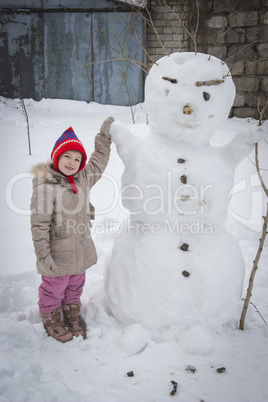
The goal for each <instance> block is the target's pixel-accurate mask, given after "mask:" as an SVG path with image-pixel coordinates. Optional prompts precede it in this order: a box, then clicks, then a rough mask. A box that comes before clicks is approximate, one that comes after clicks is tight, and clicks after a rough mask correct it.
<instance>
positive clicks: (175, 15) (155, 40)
mask: <svg viewBox="0 0 268 402" xmlns="http://www.w3.org/2000/svg"><path fill="white" fill-rule="evenodd" d="M198 3H199V9H198V11H197V7H196V2H195V1H193V0H191V1H190V0H181V1H175V0H151V1H150V4H149V10H150V15H151V18H152V21H153V25H154V27H148V30H147V46H148V53H149V54H150V56H151V58H152V60H154V61H155V60H157V59H158V58H159V57H161V56H163V55H165V54H170V53H172V52H175V51H195V50H197V51H198V52H203V53H208V54H212V55H213V56H216V57H219V58H220V59H222V60H224V61H226V63H227V64H228V66H229V68H230V71H231V73H232V76H233V80H234V83H235V85H236V90H237V94H236V98H235V102H234V106H233V108H232V111H231V116H236V117H254V118H256V119H259V112H258V105H259V107H260V109H261V108H262V106H263V105H264V103H265V101H266V100H267V98H268V43H267V37H268V0H240V1H237V0H208V1H203V0H199V1H198ZM197 21H198V24H197ZM197 26H198V29H197V35H196V41H194V40H193V37H194V36H195V31H196V27H197ZM267 117H268V114H267V113H266V115H265V118H267Z"/></svg>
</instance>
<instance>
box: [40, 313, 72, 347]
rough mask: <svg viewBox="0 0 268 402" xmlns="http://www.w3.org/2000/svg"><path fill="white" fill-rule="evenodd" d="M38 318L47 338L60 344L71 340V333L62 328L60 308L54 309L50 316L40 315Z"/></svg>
mask: <svg viewBox="0 0 268 402" xmlns="http://www.w3.org/2000/svg"><path fill="white" fill-rule="evenodd" d="M40 317H41V319H42V322H43V324H44V327H45V330H46V331H47V334H48V335H49V336H52V338H54V339H56V340H57V341H59V342H62V343H65V342H69V341H71V340H72V339H73V335H72V333H71V332H70V331H68V329H66V328H64V323H63V322H62V321H61V307H58V308H56V309H55V310H54V311H53V312H52V313H50V314H42V313H40Z"/></svg>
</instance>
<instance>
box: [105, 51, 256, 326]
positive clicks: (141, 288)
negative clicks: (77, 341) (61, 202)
mask: <svg viewBox="0 0 268 402" xmlns="http://www.w3.org/2000/svg"><path fill="white" fill-rule="evenodd" d="M193 67H195V68H196V70H193ZM193 72H194V74H191V73H193ZM227 74H228V68H227V66H226V65H224V64H222V62H221V61H220V60H218V59H216V58H212V59H211V60H209V59H208V56H207V55H204V54H197V55H195V54H192V53H174V54H173V55H171V56H169V57H165V58H163V59H160V61H159V62H158V65H157V66H154V67H153V68H152V70H151V72H150V73H149V75H148V77H147V81H146V108H147V111H148V114H149V125H150V133H149V134H148V136H146V137H145V138H140V137H136V136H134V135H133V134H132V133H130V132H129V131H128V130H127V129H126V128H125V127H124V126H123V125H121V124H120V123H114V124H113V126H112V129H111V135H112V139H113V141H114V142H115V143H116V145H117V150H118V153H119V155H120V157H121V158H122V160H123V162H124V164H125V171H124V174H123V177H122V200H123V205H124V206H125V207H126V208H127V209H128V210H129V212H130V219H128V220H127V221H126V222H125V227H124V230H123V231H122V232H121V234H120V236H119V237H118V238H117V239H116V240H115V244H114V249H113V254H112V258H111V261H110V263H109V266H108V268H107V273H106V280H105V282H106V293H107V299H108V302H109V305H110V308H111V310H112V312H113V314H114V316H115V317H116V318H117V319H118V320H119V321H120V322H122V323H123V324H125V325H127V324H130V323H133V322H140V323H142V324H144V325H145V326H147V327H149V328H152V327H154V328H159V327H164V326H166V327H168V326H172V325H176V326H177V325H180V326H185V325H186V326H188V325H191V324H192V323H196V324H197V323H199V324H200V323H201V324H204V323H208V324H209V325H214V326H215V327H216V326H217V325H218V324H222V323H224V322H226V321H227V320H229V319H230V318H231V317H232V314H233V313H234V311H235V309H236V308H237V304H238V301H239V299H240V296H241V290H242V286H243V278H244V261H243V257H242V255H241V251H240V247H239V244H238V243H237V241H236V240H235V239H234V238H233V237H232V236H231V235H230V234H229V233H228V232H227V231H226V229H225V227H224V221H225V220H226V216H227V206H228V195H229V192H230V191H231V189H232V185H233V177H234V170H235V167H236V165H237V163H238V161H239V160H240V159H243V158H244V157H245V156H246V155H247V154H248V153H249V152H250V150H251V149H252V146H253V142H254V140H253V138H252V134H251V133H250V131H249V132H248V133H247V134H246V135H244V138H245V141H244V145H242V150H238V148H237V146H238V145H239V144H240V143H241V136H240V137H238V138H235V139H234V140H233V141H232V142H231V143H230V144H227V145H226V146H224V147H218V148H215V147H212V146H211V145H210V143H209V139H210V137H211V135H212V134H213V132H214V131H215V129H216V128H217V127H218V126H219V125H220V124H221V122H222V121H224V120H225V119H226V118H227V117H228V113H229V110H230V107H231V106H232V102H233V99H234V94H235V89H234V85H233V82H232V79H231V77H230V76H229V77H225V76H226V75H227ZM197 81H198V82H199V83H200V82H201V83H204V82H205V85H200V86H197V85H195V84H196V82H197ZM212 81H213V82H214V84H212V85H211V82H212ZM219 81H220V83H219ZM216 82H217V83H216ZM204 93H205V94H204ZM126 138H127V140H126ZM121 284H122V285H121ZM208 296H209V297H208ZM211 300H213V303H211Z"/></svg>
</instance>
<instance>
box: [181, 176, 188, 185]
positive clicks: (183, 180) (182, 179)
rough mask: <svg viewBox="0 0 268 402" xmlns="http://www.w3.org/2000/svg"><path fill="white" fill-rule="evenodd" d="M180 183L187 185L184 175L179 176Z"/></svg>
mask: <svg viewBox="0 0 268 402" xmlns="http://www.w3.org/2000/svg"><path fill="white" fill-rule="evenodd" d="M181 182H182V183H183V184H186V183H187V176H185V175H183V176H181Z"/></svg>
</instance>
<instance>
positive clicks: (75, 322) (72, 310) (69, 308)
mask: <svg viewBox="0 0 268 402" xmlns="http://www.w3.org/2000/svg"><path fill="white" fill-rule="evenodd" d="M80 309H81V305H80V304H77V303H71V304H63V305H62V311H63V316H64V320H65V325H66V326H67V327H68V329H69V331H70V332H71V333H72V334H73V335H74V336H79V335H82V337H83V338H84V339H85V337H86V334H85V331H84V330H83V328H82V324H81V321H80V317H79V314H80Z"/></svg>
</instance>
